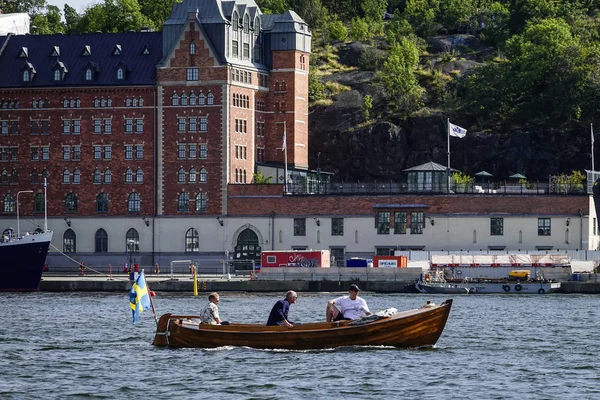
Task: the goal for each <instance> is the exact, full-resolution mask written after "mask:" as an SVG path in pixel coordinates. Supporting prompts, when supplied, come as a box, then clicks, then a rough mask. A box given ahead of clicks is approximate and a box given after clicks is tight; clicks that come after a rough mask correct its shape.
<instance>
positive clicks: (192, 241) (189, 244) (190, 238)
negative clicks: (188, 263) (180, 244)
mask: <svg viewBox="0 0 600 400" xmlns="http://www.w3.org/2000/svg"><path fill="white" fill-rule="evenodd" d="M198 251H200V236H199V235H198V231H197V230H196V229H194V228H190V229H188V230H187V232H186V233H185V252H186V253H196V252H198Z"/></svg>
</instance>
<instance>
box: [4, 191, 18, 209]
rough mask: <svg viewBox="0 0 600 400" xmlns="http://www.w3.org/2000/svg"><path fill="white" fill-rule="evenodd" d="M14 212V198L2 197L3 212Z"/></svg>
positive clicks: (10, 195)
mask: <svg viewBox="0 0 600 400" xmlns="http://www.w3.org/2000/svg"><path fill="white" fill-rule="evenodd" d="M15 210H16V203H15V198H14V197H13V195H12V194H10V193H9V194H7V195H6V196H4V212H5V213H14V212H15Z"/></svg>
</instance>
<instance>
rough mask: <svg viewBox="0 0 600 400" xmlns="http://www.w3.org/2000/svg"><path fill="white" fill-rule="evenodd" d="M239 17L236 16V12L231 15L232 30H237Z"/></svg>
mask: <svg viewBox="0 0 600 400" xmlns="http://www.w3.org/2000/svg"><path fill="white" fill-rule="evenodd" d="M239 23H240V22H239V17H238V13H237V12H234V13H233V15H232V16H231V27H232V28H233V30H234V31H237V30H238V24H239Z"/></svg>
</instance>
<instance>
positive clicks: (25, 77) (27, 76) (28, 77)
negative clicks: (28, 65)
mask: <svg viewBox="0 0 600 400" xmlns="http://www.w3.org/2000/svg"><path fill="white" fill-rule="evenodd" d="M30 80H31V75H30V73H29V71H28V70H25V71H23V82H29V81H30Z"/></svg>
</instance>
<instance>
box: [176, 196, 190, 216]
mask: <svg viewBox="0 0 600 400" xmlns="http://www.w3.org/2000/svg"><path fill="white" fill-rule="evenodd" d="M189 210H190V195H189V194H188V193H186V192H182V193H180V194H179V197H178V199H177V211H179V212H187V211H189Z"/></svg>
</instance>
